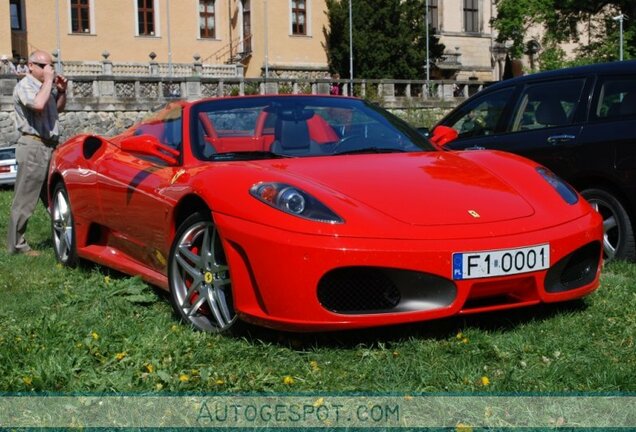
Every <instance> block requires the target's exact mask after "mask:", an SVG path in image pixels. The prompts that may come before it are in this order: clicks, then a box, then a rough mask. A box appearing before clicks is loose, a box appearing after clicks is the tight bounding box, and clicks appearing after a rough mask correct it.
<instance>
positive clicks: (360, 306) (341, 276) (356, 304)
mask: <svg viewBox="0 0 636 432" xmlns="http://www.w3.org/2000/svg"><path fill="white" fill-rule="evenodd" d="M456 294H457V289H456V287H455V283H454V282H453V281H451V280H449V279H446V278H442V277H439V276H436V275H431V274H428V273H421V272H416V271H411V270H399V269H389V268H382V267H346V268H340V269H336V270H333V271H331V272H329V273H327V274H326V275H325V276H323V278H322V279H321V280H320V282H319V283H318V292H317V295H318V301H319V302H320V304H321V305H322V306H323V307H324V308H325V309H327V310H329V311H331V312H336V313H342V314H370V313H390V312H406V311H424V310H432V309H439V308H442V307H447V306H449V305H450V304H451V303H452V302H453V301H454V300H455V297H456Z"/></svg>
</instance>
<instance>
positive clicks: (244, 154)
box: [210, 150, 289, 161]
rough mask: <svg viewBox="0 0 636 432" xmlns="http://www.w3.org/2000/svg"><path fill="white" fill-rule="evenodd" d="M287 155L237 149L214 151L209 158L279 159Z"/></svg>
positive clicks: (220, 159) (219, 159) (226, 159)
mask: <svg viewBox="0 0 636 432" xmlns="http://www.w3.org/2000/svg"><path fill="white" fill-rule="evenodd" d="M286 157H289V156H285V155H281V154H278V153H272V152H270V151H265V150H260V151H238V152H225V153H215V154H213V155H211V156H210V160H214V161H229V160H253V159H280V158H286Z"/></svg>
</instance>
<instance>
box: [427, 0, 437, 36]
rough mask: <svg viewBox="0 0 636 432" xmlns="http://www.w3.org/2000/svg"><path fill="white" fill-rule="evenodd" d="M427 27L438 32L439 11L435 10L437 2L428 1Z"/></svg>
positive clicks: (435, 0) (434, 0)
mask: <svg viewBox="0 0 636 432" xmlns="http://www.w3.org/2000/svg"><path fill="white" fill-rule="evenodd" d="M428 26H429V28H431V29H433V30H437V31H439V29H440V28H439V10H438V9H437V0H429V2H428Z"/></svg>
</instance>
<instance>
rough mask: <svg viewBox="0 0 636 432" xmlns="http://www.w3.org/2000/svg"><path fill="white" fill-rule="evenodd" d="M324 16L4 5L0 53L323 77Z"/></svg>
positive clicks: (306, 8)
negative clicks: (47, 53)
mask: <svg viewBox="0 0 636 432" xmlns="http://www.w3.org/2000/svg"><path fill="white" fill-rule="evenodd" d="M325 9H326V6H325V1H324V0H8V1H3V2H1V5H0V23H1V24H0V53H7V54H11V53H13V55H14V56H20V57H26V56H28V53H29V52H31V51H33V50H34V49H36V48H39V49H44V50H47V51H50V52H58V53H59V57H58V58H59V59H60V60H61V61H63V62H68V61H71V62H77V61H99V60H101V59H102V54H103V53H105V52H106V53H108V54H109V58H110V60H112V61H113V62H114V63H115V62H132V63H142V62H148V57H149V55H150V53H151V52H152V53H155V58H156V61H157V62H161V63H170V64H179V63H182V64H183V63H185V64H187V63H190V64H191V63H193V61H195V60H193V59H194V58H195V57H198V58H199V61H200V62H202V63H204V64H225V63H236V64H242V65H243V68H241V69H242V70H243V71H244V74H245V76H246V77H257V76H262V75H264V74H265V73H266V71H267V73H268V74H270V75H271V76H277V75H279V74H281V73H283V74H286V75H288V76H289V75H292V76H293V75H295V74H299V73H302V74H304V75H305V76H307V75H309V76H312V75H316V74H319V75H320V76H325V73H326V71H327V70H328V68H327V55H326V53H325V50H324V48H323V46H322V42H323V41H324V36H323V32H322V29H323V26H324V24H325V14H324V10H325ZM9 35H10V37H9Z"/></svg>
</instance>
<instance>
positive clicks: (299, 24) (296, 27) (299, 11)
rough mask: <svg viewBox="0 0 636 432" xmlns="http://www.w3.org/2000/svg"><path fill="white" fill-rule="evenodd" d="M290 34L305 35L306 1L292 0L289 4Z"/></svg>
mask: <svg viewBox="0 0 636 432" xmlns="http://www.w3.org/2000/svg"><path fill="white" fill-rule="evenodd" d="M291 20H292V34H295V35H306V34H307V1H306V0H292V2H291Z"/></svg>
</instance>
